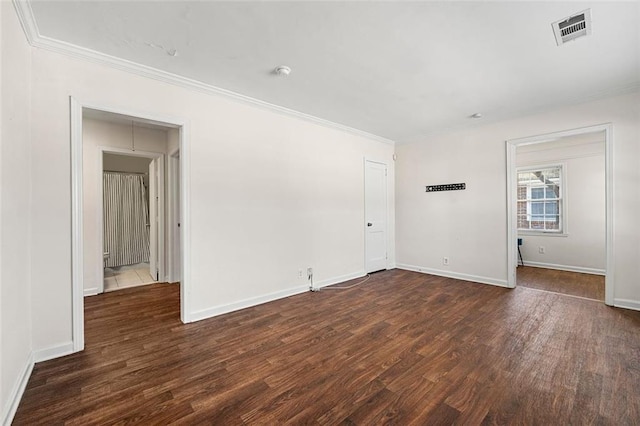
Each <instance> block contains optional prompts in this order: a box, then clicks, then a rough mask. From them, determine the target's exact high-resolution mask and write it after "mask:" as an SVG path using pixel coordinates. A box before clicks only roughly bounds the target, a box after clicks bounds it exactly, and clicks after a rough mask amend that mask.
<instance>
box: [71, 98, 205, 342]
mask: <svg viewBox="0 0 640 426" xmlns="http://www.w3.org/2000/svg"><path fill="white" fill-rule="evenodd" d="M69 108H70V145H71V147H70V150H71V322H72V336H71V338H72V342H73V349H72V351H73V352H79V351H82V350H83V349H84V277H83V275H84V274H83V268H84V262H83V260H84V254H83V250H84V244H83V231H82V226H83V223H84V218H83V211H82V208H83V203H82V201H83V189H82V181H83V180H82V111H83V110H84V109H92V110H97V111H104V112H110V113H114V114H120V115H124V116H127V117H131V118H133V119H134V120H137V121H141V122H145V121H146V122H152V123H155V124H161V125H164V126H167V127H173V128H177V129H178V130H179V132H178V133H179V138H178V139H179V140H178V146H179V148H180V152H181V155H180V171H181V177H182V179H180V209H181V211H182V215H181V216H182V219H181V220H182V222H181V228H182V237H183V238H182V239H181V240H180V246H181V247H180V248H181V258H182V265H181V266H182V280H181V281H180V319H181V321H182V322H183V323H188V322H191V321H193V320H192V319H191V314H190V313H191V300H190V294H191V291H190V290H191V274H190V273H191V268H190V266H191V241H190V218H189V215H188V212H189V205H190V200H189V188H190V182H189V171H190V164H189V158H190V155H189V154H190V143H189V128H190V127H189V123H188V122H187V121H186V120H184V119H180V118H176V117H169V116H164V115H160V114H152V113H145V112H139V111H132V110H128V109H126V108H123V107H119V106H112V105H108V104H104V103H99V102H85V101H80V100H78V99H76V98H74V97H73V96H70V97H69Z"/></svg>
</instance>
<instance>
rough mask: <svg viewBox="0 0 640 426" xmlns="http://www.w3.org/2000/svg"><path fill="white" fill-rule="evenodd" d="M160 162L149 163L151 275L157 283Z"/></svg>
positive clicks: (154, 160) (155, 159)
mask: <svg viewBox="0 0 640 426" xmlns="http://www.w3.org/2000/svg"><path fill="white" fill-rule="evenodd" d="M158 163H159V161H158V159H157V158H154V159H153V160H152V161H151V162H150V163H149V223H148V224H147V227H148V228H149V274H150V275H151V277H153V279H154V280H155V281H158V265H159V262H158V260H159V259H158V254H159V250H158V240H159V238H158V237H159V235H158V228H159V227H158V212H159V210H160V206H159V205H158V201H159V200H158V188H160V185H159V182H158V180H159V175H160V173H159V164H158Z"/></svg>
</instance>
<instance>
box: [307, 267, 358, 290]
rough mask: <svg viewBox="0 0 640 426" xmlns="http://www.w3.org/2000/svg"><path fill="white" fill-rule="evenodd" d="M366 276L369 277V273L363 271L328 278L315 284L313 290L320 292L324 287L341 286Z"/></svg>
mask: <svg viewBox="0 0 640 426" xmlns="http://www.w3.org/2000/svg"><path fill="white" fill-rule="evenodd" d="M366 276H367V273H366V272H365V271H364V269H363V270H362V271H358V272H353V273H351V274H345V275H340V276H339V277H333V278H328V279H326V280H321V281H318V282H315V283H313V288H314V289H315V290H319V289H321V288H322V287H327V286H330V285H334V284H339V283H343V282H345V281H349V280H355V279H356V278H362V277H366Z"/></svg>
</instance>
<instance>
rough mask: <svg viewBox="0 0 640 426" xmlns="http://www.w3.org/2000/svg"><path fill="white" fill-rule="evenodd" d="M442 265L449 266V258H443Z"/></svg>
mask: <svg viewBox="0 0 640 426" xmlns="http://www.w3.org/2000/svg"><path fill="white" fill-rule="evenodd" d="M442 264H443V265H444V266H449V258H448V257H443V258H442Z"/></svg>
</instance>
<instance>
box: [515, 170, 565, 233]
mask: <svg viewBox="0 0 640 426" xmlns="http://www.w3.org/2000/svg"><path fill="white" fill-rule="evenodd" d="M562 186H563V185H562V166H561V165H557V166H550V167H545V168H535V169H532V168H528V169H518V230H520V231H538V232H558V233H560V232H562V231H563V222H564V220H565V219H564V217H563V214H562V199H563V191H562Z"/></svg>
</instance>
